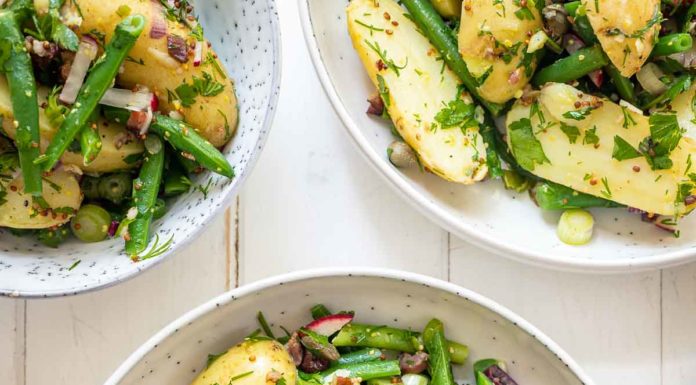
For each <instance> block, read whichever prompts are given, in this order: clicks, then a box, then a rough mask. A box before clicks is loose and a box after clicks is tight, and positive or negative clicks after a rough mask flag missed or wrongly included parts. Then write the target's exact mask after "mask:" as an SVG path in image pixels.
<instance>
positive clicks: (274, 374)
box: [191, 304, 517, 385]
mask: <svg viewBox="0 0 696 385" xmlns="http://www.w3.org/2000/svg"><path fill="white" fill-rule="evenodd" d="M311 313H312V318H314V320H313V321H311V322H309V323H307V324H306V325H304V326H302V327H300V328H299V329H297V330H294V331H292V332H291V331H289V330H288V329H286V328H285V327H283V326H280V329H281V330H282V331H283V333H284V335H282V336H276V334H275V333H274V331H273V328H272V327H271V325H269V323H268V321H266V318H265V316H264V315H263V313H261V312H259V313H258V321H259V326H260V327H259V329H258V330H256V331H254V332H253V333H252V334H251V335H249V336H248V337H246V338H245V339H244V340H243V341H241V342H240V343H238V344H237V345H235V346H233V347H232V348H230V349H229V350H227V351H225V352H221V353H217V352H213V354H209V355H208V359H207V364H206V367H205V369H204V370H202V371H201V373H200V374H199V375H198V377H197V378H196V379H195V380H194V381H193V382H192V383H191V385H229V384H234V385H259V384H266V385H361V384H366V385H429V384H433V385H455V384H456V382H455V379H454V375H453V373H452V368H453V366H462V365H463V364H464V363H465V362H466V361H467V358H468V357H469V348H468V347H467V346H466V345H463V344H461V343H459V342H455V341H451V340H448V339H447V337H446V335H445V325H444V324H443V323H442V321H440V320H438V319H432V320H430V321H429V322H428V323H427V324H426V325H425V326H424V327H423V329H422V330H418V331H414V330H410V329H400V328H396V327H392V326H388V325H369V324H364V323H357V322H355V321H354V318H355V314H354V312H352V311H340V312H336V313H332V312H331V311H330V310H329V309H328V308H327V307H326V306H324V305H321V304H319V305H316V306H314V307H313V308H312V309H311ZM472 374H473V377H474V378H475V379H476V380H475V381H476V385H517V382H515V380H514V379H513V377H512V375H511V374H510V373H509V372H508V371H507V368H506V365H505V362H503V361H501V360H498V359H483V360H478V361H476V362H474V363H473V373H472Z"/></svg>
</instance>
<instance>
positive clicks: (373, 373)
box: [321, 360, 401, 381]
mask: <svg viewBox="0 0 696 385" xmlns="http://www.w3.org/2000/svg"><path fill="white" fill-rule="evenodd" d="M337 370H342V371H343V370H345V371H347V372H348V377H349V378H361V379H362V380H363V381H367V380H371V379H373V378H382V377H391V376H398V375H400V374H401V368H399V361H397V360H386V361H382V360H377V361H369V362H360V363H357V364H350V365H337V366H335V367H333V368H330V369H328V370H326V371H324V372H322V373H321V376H322V377H324V378H326V377H327V376H330V375H331V374H333V373H334V372H335V371H337Z"/></svg>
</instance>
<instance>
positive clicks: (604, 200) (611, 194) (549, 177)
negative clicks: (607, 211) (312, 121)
mask: <svg viewBox="0 0 696 385" xmlns="http://www.w3.org/2000/svg"><path fill="white" fill-rule="evenodd" d="M634 5H635V4H631V3H630V2H626V1H622V0H596V1H595V0H582V1H543V0H494V1H490V0H463V1H462V0H403V1H400V2H396V1H393V0H353V1H351V2H350V4H349V5H348V7H347V10H346V12H347V25H348V31H349V35H350V38H351V41H352V44H353V46H354V48H355V50H356V52H357V54H358V56H359V58H360V61H361V62H362V64H363V67H364V69H365V71H366V72H367V74H368V75H369V78H370V80H371V82H372V84H373V86H374V89H375V93H374V95H372V96H369V95H366V96H369V104H368V110H367V111H368V113H369V114H371V115H374V116H377V117H381V118H383V119H384V121H385V124H386V125H387V126H390V127H391V128H392V132H393V135H394V137H395V138H394V141H393V142H392V143H391V144H390V145H389V147H388V148H387V150H386V153H387V156H388V158H389V160H390V161H391V162H392V163H393V164H394V165H395V166H397V167H400V168H418V167H420V168H421V169H422V170H427V171H429V172H431V173H433V174H435V175H437V176H439V177H441V178H443V179H445V180H447V181H449V182H451V183H456V184H460V185H473V184H477V183H481V182H482V181H484V180H488V179H495V180H500V181H501V183H503V184H504V186H505V188H506V189H509V190H512V191H515V192H518V193H529V194H530V195H531V196H532V198H533V201H534V202H535V203H536V205H537V206H539V208H540V209H541V210H545V211H563V215H561V217H560V221H559V223H558V226H557V233H558V237H559V238H560V240H561V241H563V242H564V243H566V244H569V245H584V244H586V243H588V242H590V240H591V239H592V235H593V226H594V219H593V217H592V215H591V214H590V213H589V212H588V211H587V209H589V208H596V207H601V208H614V209H616V210H629V211H630V212H632V213H635V214H636V215H635V217H636V218H637V220H641V219H642V220H643V221H645V222H648V223H650V224H652V225H654V226H655V227H656V231H667V232H669V233H670V234H673V235H674V236H675V237H679V236H680V230H679V221H680V220H681V219H682V218H683V217H684V216H686V215H688V214H689V213H691V211H692V210H693V209H694V208H695V207H696V169H695V168H693V167H692V164H693V160H692V158H693V157H696V141H695V138H696V119H694V118H695V117H696V115H695V111H696V107H694V100H696V99H695V96H696V85H692V77H693V73H694V72H693V71H694V69H695V68H696V61H694V54H696V49H695V48H694V47H693V35H694V34H696V30H695V26H696V23H695V22H694V17H695V15H696V5H694V4H693V3H692V2H688V1H659V0H651V1H646V2H641V4H640V6H634Z"/></svg>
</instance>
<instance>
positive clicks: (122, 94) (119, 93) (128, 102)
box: [99, 88, 155, 111]
mask: <svg viewBox="0 0 696 385" xmlns="http://www.w3.org/2000/svg"><path fill="white" fill-rule="evenodd" d="M154 97H155V96H154V94H153V93H152V92H150V91H148V90H144V91H135V92H133V91H131V90H124V89H119V88H110V89H108V90H107V91H106V93H105V94H104V97H103V98H102V99H101V101H99V103H100V104H104V105H107V106H111V107H116V108H125V109H127V110H130V111H145V110H146V109H148V108H152V103H153V100H152V99H153V98H154Z"/></svg>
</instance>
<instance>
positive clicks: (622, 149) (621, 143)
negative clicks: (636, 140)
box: [611, 135, 643, 161]
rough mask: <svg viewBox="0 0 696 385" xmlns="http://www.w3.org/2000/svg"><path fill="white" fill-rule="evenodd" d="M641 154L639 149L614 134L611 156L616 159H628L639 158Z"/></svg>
mask: <svg viewBox="0 0 696 385" xmlns="http://www.w3.org/2000/svg"><path fill="white" fill-rule="evenodd" d="M641 156H643V155H642V154H641V153H640V151H638V150H636V149H635V148H634V147H633V146H631V144H630V143H628V142H627V141H626V140H625V139H624V138H622V137H620V136H618V135H616V136H614V150H612V155H611V157H612V158H614V159H616V160H618V161H623V160H629V159H635V158H640V157H641Z"/></svg>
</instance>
